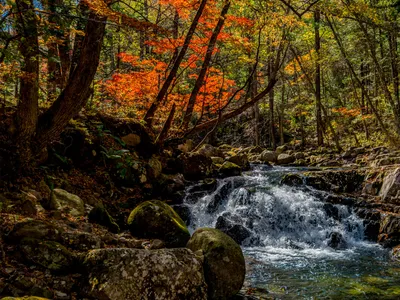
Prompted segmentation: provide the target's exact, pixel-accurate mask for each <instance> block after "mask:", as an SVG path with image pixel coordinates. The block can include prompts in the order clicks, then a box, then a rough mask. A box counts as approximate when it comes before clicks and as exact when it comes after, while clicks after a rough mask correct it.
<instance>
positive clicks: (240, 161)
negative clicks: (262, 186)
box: [228, 153, 250, 170]
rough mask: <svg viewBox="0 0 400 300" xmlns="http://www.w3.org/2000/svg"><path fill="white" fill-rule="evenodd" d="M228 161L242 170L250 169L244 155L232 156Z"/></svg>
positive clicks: (247, 159)
mask: <svg viewBox="0 0 400 300" xmlns="http://www.w3.org/2000/svg"><path fill="white" fill-rule="evenodd" d="M228 161H229V162H231V163H234V164H235V165H238V166H239V167H241V168H242V170H248V169H250V163H249V158H248V157H247V155H246V154H244V153H241V154H236V155H233V156H231V157H229V158H228Z"/></svg>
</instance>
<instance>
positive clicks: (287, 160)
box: [276, 154, 296, 165]
mask: <svg viewBox="0 0 400 300" xmlns="http://www.w3.org/2000/svg"><path fill="white" fill-rule="evenodd" d="M295 160H296V158H295V157H294V156H292V155H289V154H279V155H278V159H277V161H276V163H277V164H278V165H287V164H291V163H293V162H294V161H295Z"/></svg>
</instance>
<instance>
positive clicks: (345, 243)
mask: <svg viewBox="0 0 400 300" xmlns="http://www.w3.org/2000/svg"><path fill="white" fill-rule="evenodd" d="M287 172H296V169H293V168H268V167H262V166H259V167H255V168H253V170H252V171H250V172H247V173H246V174H244V175H243V176H238V177H230V178H225V179H221V180H218V182H217V183H216V184H213V183H212V182H211V183H209V184H206V185H204V184H203V185H195V186H191V187H189V188H188V189H187V191H186V198H185V203H186V205H188V206H189V208H190V211H191V218H190V224H189V226H190V228H191V230H195V229H196V228H199V227H216V228H220V229H221V228H222V229H225V230H228V231H230V232H231V234H233V235H234V236H235V239H236V240H237V241H239V242H240V243H241V245H242V249H243V252H244V254H245V258H246V264H247V267H246V268H247V275H246V285H247V286H248V287H251V288H252V289H253V290H257V293H258V295H260V294H262V296H263V297H265V298H264V299H270V298H272V299H400V265H399V264H395V263H394V262H392V261H390V257H389V252H388V251H387V250H385V249H383V248H381V247H380V246H379V245H377V244H375V243H371V242H368V241H366V240H365V239H364V227H363V220H361V219H360V218H358V217H357V216H356V214H355V213H354V212H353V211H352V209H351V208H350V207H348V206H344V205H333V204H329V203H326V202H324V201H323V197H324V194H323V193H320V192H316V191H313V190H312V189H310V188H307V187H303V188H299V187H289V186H286V185H282V184H280V180H281V178H282V176H283V175H284V174H285V173H287ZM252 289H249V291H251V290H252Z"/></svg>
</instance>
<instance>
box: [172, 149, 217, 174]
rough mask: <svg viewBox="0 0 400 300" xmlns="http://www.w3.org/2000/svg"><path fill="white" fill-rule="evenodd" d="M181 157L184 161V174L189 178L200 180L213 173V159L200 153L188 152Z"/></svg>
mask: <svg viewBox="0 0 400 300" xmlns="http://www.w3.org/2000/svg"><path fill="white" fill-rule="evenodd" d="M179 158H180V159H181V160H182V163H183V176H184V177H185V178H186V179H187V180H199V179H203V178H206V177H208V176H209V175H211V173H212V170H213V168H212V165H213V163H212V160H211V158H210V157H208V156H205V155H203V154H200V153H186V154H185V155H180V156H179Z"/></svg>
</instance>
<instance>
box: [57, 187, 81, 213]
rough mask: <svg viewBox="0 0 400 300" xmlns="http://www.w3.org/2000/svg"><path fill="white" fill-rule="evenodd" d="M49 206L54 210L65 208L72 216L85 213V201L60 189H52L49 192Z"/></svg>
mask: <svg viewBox="0 0 400 300" xmlns="http://www.w3.org/2000/svg"><path fill="white" fill-rule="evenodd" d="M50 208H51V209H54V210H66V211H68V212H69V213H70V214H71V215H73V216H74V217H80V216H83V215H84V214H85V203H84V202H83V200H82V199H81V198H79V197H78V196H77V195H74V194H71V193H68V192H67V191H65V190H62V189H54V190H53V193H52V194H51V200H50Z"/></svg>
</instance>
